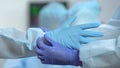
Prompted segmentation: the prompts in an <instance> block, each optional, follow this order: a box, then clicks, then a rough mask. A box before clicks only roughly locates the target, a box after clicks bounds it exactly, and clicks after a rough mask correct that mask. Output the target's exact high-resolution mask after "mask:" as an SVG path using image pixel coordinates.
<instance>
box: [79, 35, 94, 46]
mask: <svg viewBox="0 0 120 68" xmlns="http://www.w3.org/2000/svg"><path fill="white" fill-rule="evenodd" d="M92 41H94V40H93V39H91V38H85V37H82V36H80V44H86V43H89V42H92Z"/></svg>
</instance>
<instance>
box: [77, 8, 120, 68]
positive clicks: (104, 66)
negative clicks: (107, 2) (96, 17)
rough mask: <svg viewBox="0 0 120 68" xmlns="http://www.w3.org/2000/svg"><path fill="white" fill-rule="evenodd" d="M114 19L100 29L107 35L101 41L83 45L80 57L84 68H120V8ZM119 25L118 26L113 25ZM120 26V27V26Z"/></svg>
mask: <svg viewBox="0 0 120 68" xmlns="http://www.w3.org/2000/svg"><path fill="white" fill-rule="evenodd" d="M118 11H119V13H115V15H114V16H116V15H117V16H118V17H117V18H116V17H115V18H114V16H113V18H112V19H114V20H115V19H117V22H116V21H113V20H112V21H111V20H110V22H108V24H107V25H104V26H103V25H102V27H100V28H98V29H97V30H99V29H100V31H103V32H104V33H105V36H104V37H103V38H100V40H98V41H95V42H91V43H89V44H86V45H82V46H81V48H80V54H79V57H80V59H81V61H83V68H120V21H118V20H119V19H118V18H119V17H120V7H119V8H118V10H117V12H118ZM114 23H115V24H117V26H115V25H112V24H114ZM118 25H119V26H118Z"/></svg>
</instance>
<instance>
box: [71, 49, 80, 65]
mask: <svg viewBox="0 0 120 68" xmlns="http://www.w3.org/2000/svg"><path fill="white" fill-rule="evenodd" d="M72 55H73V56H72V60H71V63H72V65H75V66H82V61H80V58H79V50H73V54H72Z"/></svg>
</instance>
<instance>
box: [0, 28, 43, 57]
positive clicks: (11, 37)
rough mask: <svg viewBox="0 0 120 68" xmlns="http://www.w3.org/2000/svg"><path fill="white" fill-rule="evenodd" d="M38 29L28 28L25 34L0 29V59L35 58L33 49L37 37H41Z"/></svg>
mask: <svg viewBox="0 0 120 68" xmlns="http://www.w3.org/2000/svg"><path fill="white" fill-rule="evenodd" d="M43 36H44V32H43V31H42V30H41V29H40V28H29V29H28V30H27V31H26V32H25V31H22V30H18V29H15V28H1V29H0V58H21V57H29V56H35V55H36V54H35V52H34V47H35V46H36V40H37V38H38V37H41V38H42V37H43Z"/></svg>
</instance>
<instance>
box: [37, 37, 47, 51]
mask: <svg viewBox="0 0 120 68" xmlns="http://www.w3.org/2000/svg"><path fill="white" fill-rule="evenodd" d="M37 47H38V48H40V49H43V50H44V49H46V48H48V46H47V45H46V44H45V43H44V42H43V40H42V39H41V38H38V39H37Z"/></svg>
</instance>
